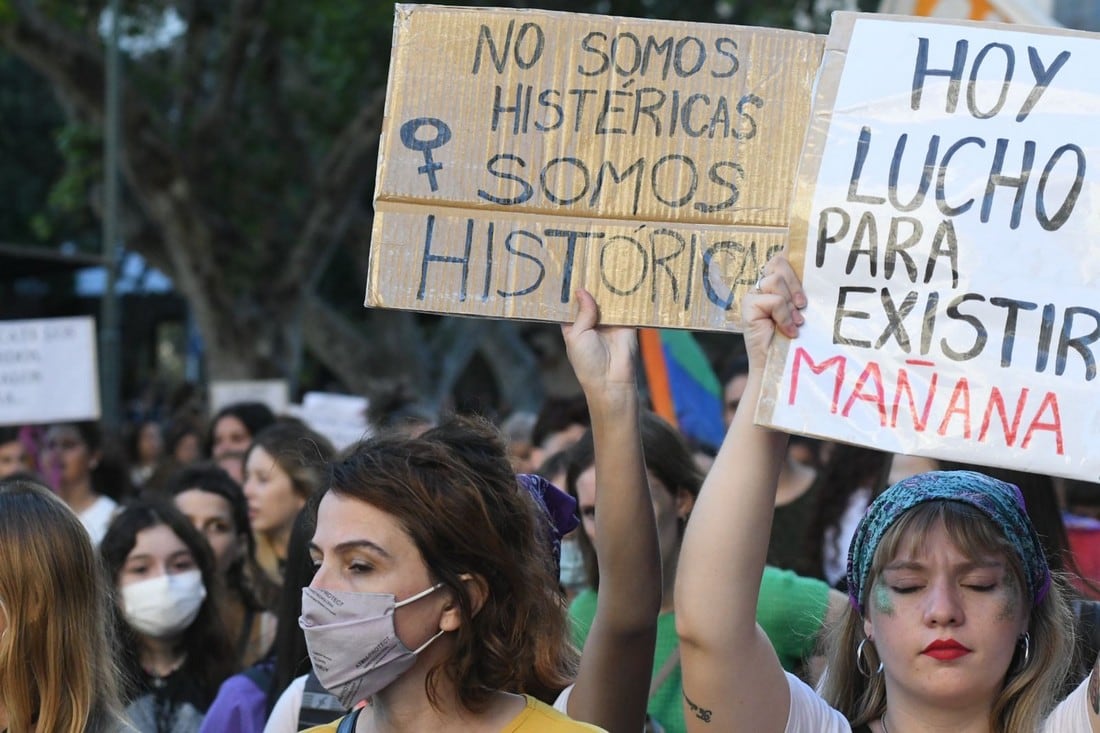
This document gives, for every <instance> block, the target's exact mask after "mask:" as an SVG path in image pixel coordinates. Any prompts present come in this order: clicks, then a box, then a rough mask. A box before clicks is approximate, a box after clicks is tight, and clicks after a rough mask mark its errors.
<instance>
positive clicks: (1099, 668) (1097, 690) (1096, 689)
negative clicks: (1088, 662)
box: [1089, 659, 1100, 715]
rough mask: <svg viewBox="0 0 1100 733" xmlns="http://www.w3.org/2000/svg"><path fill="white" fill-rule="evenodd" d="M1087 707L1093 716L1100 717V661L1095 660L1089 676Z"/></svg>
mask: <svg viewBox="0 0 1100 733" xmlns="http://www.w3.org/2000/svg"><path fill="white" fill-rule="evenodd" d="M1089 705H1091V706H1092V712H1093V714H1094V715H1100V659H1097V660H1096V664H1094V665H1093V666H1092V674H1091V675H1089Z"/></svg>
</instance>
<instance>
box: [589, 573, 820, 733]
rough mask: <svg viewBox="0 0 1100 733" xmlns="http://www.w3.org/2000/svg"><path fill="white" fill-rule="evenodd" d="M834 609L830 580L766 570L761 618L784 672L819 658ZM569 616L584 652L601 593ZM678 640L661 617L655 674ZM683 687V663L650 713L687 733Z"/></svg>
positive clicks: (670, 621)
mask: <svg viewBox="0 0 1100 733" xmlns="http://www.w3.org/2000/svg"><path fill="white" fill-rule="evenodd" d="M828 605H829V586H828V585H827V584H826V583H825V582H824V581H821V580H817V579H816V578H804V577H801V576H799V575H795V574H794V573H793V572H791V571H789V570H780V569H778V568H774V567H771V566H770V565H769V566H768V567H765V568H764V575H763V578H762V580H761V583H760V600H759V602H758V603H757V606H756V620H757V622H758V623H759V624H760V626H761V628H763V629H764V632H765V633H766V634H767V635H768V638H769V639H770V640H771V642H772V645H773V646H774V647H775V651H776V654H777V655H778V656H779V662H780V664H782V665H783V668H784V669H786V670H788V671H794V670H795V669H796V668H797V667H798V665H799V663H800V662H801V661H802V660H803V659H805V658H806V657H809V656H812V655H813V652H814V644H815V643H816V641H817V633H818V631H819V630H820V629H821V624H822V623H823V622H824V620H825V611H826V609H827V608H828ZM569 616H570V619H571V620H572V622H573V641H574V643H575V644H576V645H577V647H578V648H583V647H584V641H585V639H587V638H588V630H589V629H590V628H592V620H593V619H594V618H595V616H596V592H595V591H593V590H591V589H586V590H583V591H581V592H580V593H579V594H577V597H576V598H574V599H573V603H572V604H571V605H570V606H569ZM677 641H678V640H677V638H676V616H675V614H673V613H662V614H661V615H660V616H658V617H657V648H656V650H655V652H654V654H653V674H654V675H656V674H657V672H658V670H660V669H661V666H662V665H663V664H664V663H665V660H666V659H668V656H669V654H671V653H672V650H673V649H675V648H676V646H677ZM682 685H683V680H682V678H681V675H680V665H679V664H677V665H676V668H675V669H673V670H672V673H671V674H669V675H668V677H667V678H666V679H665V681H664V682H663V683H662V684H661V686H660V687H659V688H658V689H657V691H656V692H655V693H654V694H653V697H651V698H650V699H649V707H648V712H649V714H650V716H651V717H652V718H654V719H655V720H656V721H657V722H659V723H660V724H661V725H662V726H664V729H665V731H666V733H686V730H687V728H686V726H685V724H684V707H683V694H682V692H681V687H682Z"/></svg>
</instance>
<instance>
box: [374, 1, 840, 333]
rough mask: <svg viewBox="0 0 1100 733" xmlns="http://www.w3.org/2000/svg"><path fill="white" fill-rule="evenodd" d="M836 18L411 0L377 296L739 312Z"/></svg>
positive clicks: (562, 310) (485, 305)
mask: <svg viewBox="0 0 1100 733" xmlns="http://www.w3.org/2000/svg"><path fill="white" fill-rule="evenodd" d="M823 43H824V39H823V38H821V37H819V36H814V35H810V34H803V33H797V32H793V31H783V30H776V29H767V28H742V27H735V26H722V25H711V24H698V23H696V24H689V23H679V22H671V21H652V20H636V19H624V18H614V17H607V16H594V15H578V14H567V13H554V12H546V11H517V10H489V9H472V8H443V7H434V6H424V5H398V6H397V8H396V12H395V20H394V39H393V55H392V59H391V64H390V79H389V87H388V89H387V99H386V114H385V121H384V124H383V132H382V141H381V148H380V156H379V164H378V177H377V185H376V189H375V190H376V196H375V222H374V229H373V232H372V239H371V257H370V272H369V276H368V283H367V297H366V304H367V305H369V306H377V307H391V308H404V309H413V310H424V311H435V312H443V313H456V314H462V315H477V316H491V317H497V318H521V319H533V320H547V321H565V320H569V319H571V318H572V315H573V309H572V307H571V300H572V295H573V293H574V292H575V291H576V290H577V289H578V288H582V287H583V288H586V289H588V290H590V291H591V292H592V293H593V294H594V295H595V296H596V298H597V301H598V302H599V303H600V307H601V314H602V318H603V320H604V322H606V323H622V324H633V325H648V326H665V327H680V328H693V329H706V330H730V329H735V328H737V327H738V326H739V324H738V319H739V313H740V307H739V303H740V295H741V293H743V292H744V291H745V290H746V289H747V288H749V287H751V286H752V284H753V283H755V282H756V279H757V277H758V275H759V271H760V269H761V267H762V266H763V264H764V263H765V262H766V260H767V258H768V256H769V255H770V254H771V253H773V252H775V251H776V250H778V249H780V248H782V247H783V246H784V244H785V242H786V235H787V224H788V219H787V217H788V210H789V202H790V195H791V190H792V183H793V180H794V171H795V167H796V164H797V160H798V155H799V151H800V149H801V147H802V143H803V138H804V136H805V130H806V124H807V120H808V116H809V109H810V96H811V88H812V85H813V79H814V76H815V73H816V71H817V66H818V62H819V59H820V55H821V51H822V47H823Z"/></svg>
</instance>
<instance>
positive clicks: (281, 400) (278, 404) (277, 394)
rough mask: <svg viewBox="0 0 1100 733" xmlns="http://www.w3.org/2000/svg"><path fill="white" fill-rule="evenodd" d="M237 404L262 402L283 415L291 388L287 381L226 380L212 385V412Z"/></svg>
mask: <svg viewBox="0 0 1100 733" xmlns="http://www.w3.org/2000/svg"><path fill="white" fill-rule="evenodd" d="M237 402H262V403H263V404H265V405H267V406H268V407H270V408H271V411H272V412H274V413H275V414H276V415H281V414H283V413H284V412H286V408H287V404H288V403H289V402H290V387H289V385H288V384H287V381H286V380H285V379H224V380H219V381H217V382H212V383H211V384H210V409H211V411H213V412H217V411H218V410H220V409H222V408H223V407H225V406H226V405H232V404H234V403H237Z"/></svg>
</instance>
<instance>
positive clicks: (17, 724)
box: [0, 480, 125, 733]
mask: <svg viewBox="0 0 1100 733" xmlns="http://www.w3.org/2000/svg"><path fill="white" fill-rule="evenodd" d="M106 590H107V584H106V583H105V582H104V579H103V574H102V571H101V568H100V566H99V562H98V559H97V557H96V554H95V550H94V549H93V548H92V545H91V543H90V542H89V541H88V535H87V533H86V532H85V531H84V529H83V527H81V525H80V522H79V521H77V519H76V517H75V516H73V513H72V512H71V511H70V510H69V509H68V508H67V507H66V506H65V505H64V504H62V503H61V501H60V500H59V499H58V498H57V497H56V496H54V495H53V494H52V493H51V492H50V491H49V489H47V488H46V487H44V486H40V485H38V484H35V483H32V482H29V481H21V480H9V481H0V729H3V730H10V731H12V733H15V732H16V731H20V732H23V731H31V732H33V733H115V731H117V730H122V729H125V728H122V727H121V725H122V724H121V718H120V714H119V713H120V704H119V699H118V675H117V672H116V670H115V667H114V665H113V664H112V658H111V641H112V636H111V625H110V622H109V619H110V617H111V608H110V599H109V598H108V594H107V592H106Z"/></svg>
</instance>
